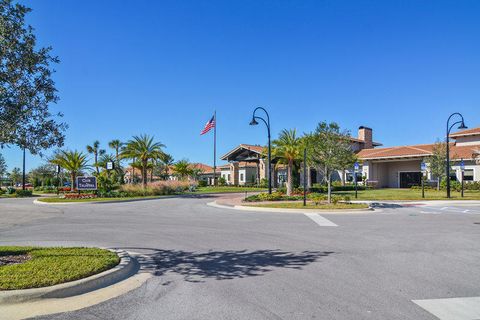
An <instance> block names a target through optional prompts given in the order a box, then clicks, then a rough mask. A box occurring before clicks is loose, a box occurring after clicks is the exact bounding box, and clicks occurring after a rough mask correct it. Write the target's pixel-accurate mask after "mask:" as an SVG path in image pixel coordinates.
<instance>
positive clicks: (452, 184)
mask: <svg viewBox="0 0 480 320" xmlns="http://www.w3.org/2000/svg"><path fill="white" fill-rule="evenodd" d="M440 188H441V189H442V190H446V189H447V180H445V179H443V180H442V182H441V183H440ZM450 190H453V191H457V192H460V191H461V190H462V184H461V183H460V182H458V181H456V180H454V181H450Z"/></svg>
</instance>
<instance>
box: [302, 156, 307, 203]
mask: <svg viewBox="0 0 480 320" xmlns="http://www.w3.org/2000/svg"><path fill="white" fill-rule="evenodd" d="M306 205H307V148H305V149H303V206H304V207H305V206H306Z"/></svg>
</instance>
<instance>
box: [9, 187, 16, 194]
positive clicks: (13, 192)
mask: <svg viewBox="0 0 480 320" xmlns="http://www.w3.org/2000/svg"><path fill="white" fill-rule="evenodd" d="M15 191H17V189H15V188H13V187H7V194H15Z"/></svg>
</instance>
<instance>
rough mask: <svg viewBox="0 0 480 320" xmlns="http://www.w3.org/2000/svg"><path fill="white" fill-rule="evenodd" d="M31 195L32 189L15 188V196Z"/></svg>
mask: <svg viewBox="0 0 480 320" xmlns="http://www.w3.org/2000/svg"><path fill="white" fill-rule="evenodd" d="M32 195H33V193H32V190H16V191H15V196H16V197H20V198H22V197H31V196H32Z"/></svg>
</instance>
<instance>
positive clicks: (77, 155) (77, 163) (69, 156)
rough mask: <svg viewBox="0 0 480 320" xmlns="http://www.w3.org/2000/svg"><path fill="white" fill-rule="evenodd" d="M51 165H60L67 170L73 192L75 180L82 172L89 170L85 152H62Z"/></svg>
mask: <svg viewBox="0 0 480 320" xmlns="http://www.w3.org/2000/svg"><path fill="white" fill-rule="evenodd" d="M50 163H52V164H56V165H59V166H60V167H61V168H64V169H65V170H67V171H68V172H69V174H70V179H71V180H72V191H73V190H74V189H75V178H76V177H77V174H78V173H79V172H81V171H82V170H85V169H87V168H89V167H90V166H89V165H88V159H87V155H86V154H84V153H83V152H78V151H77V150H75V151H69V150H60V151H59V152H57V153H56V154H55V155H54V156H53V158H52V159H50Z"/></svg>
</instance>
